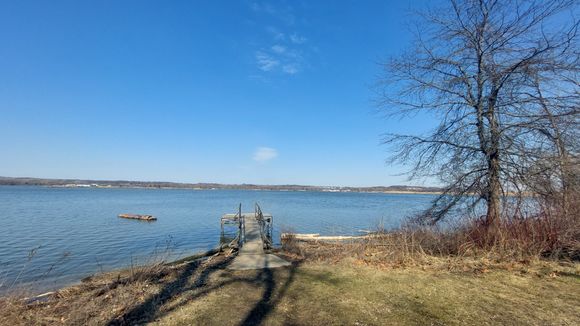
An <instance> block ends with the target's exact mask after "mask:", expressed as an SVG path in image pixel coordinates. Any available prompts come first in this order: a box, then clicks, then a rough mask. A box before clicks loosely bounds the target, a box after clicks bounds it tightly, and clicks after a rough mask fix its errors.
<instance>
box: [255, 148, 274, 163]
mask: <svg viewBox="0 0 580 326" xmlns="http://www.w3.org/2000/svg"><path fill="white" fill-rule="evenodd" d="M277 156H278V151H277V150H276V149H274V148H270V147H258V148H257V149H256V151H255V152H254V157H253V159H254V161H256V162H267V161H270V160H272V159H275V158H276V157H277Z"/></svg>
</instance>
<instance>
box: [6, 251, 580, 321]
mask: <svg viewBox="0 0 580 326" xmlns="http://www.w3.org/2000/svg"><path fill="white" fill-rule="evenodd" d="M337 246H339V245H333V246H332V248H337ZM300 250H301V253H302V254H301V255H290V254H288V255H287V256H286V257H287V258H288V259H291V260H293V261H294V264H293V265H292V266H291V267H288V268H280V269H273V270H260V271H228V270H227V269H225V267H227V265H228V263H229V262H230V261H231V259H232V257H233V256H227V255H224V254H222V255H218V256H214V257H212V258H210V259H205V260H197V261H193V262H184V263H180V264H174V265H152V266H147V267H141V268H137V269H134V270H125V271H120V272H115V273H109V274H104V275H100V276H96V277H93V278H90V279H87V280H85V281H84V282H83V283H82V284H81V285H78V286H74V287H70V288H66V289H63V290H61V291H59V292H57V293H56V294H55V295H53V296H50V297H49V298H48V299H47V300H46V301H36V302H32V303H25V302H24V301H22V300H21V299H16V298H11V299H3V300H2V301H3V302H1V303H0V324H2V325H34V324H37V325H53V324H54V325H57V324H58V325H61V324H65V325H80V324H88V325H122V324H137V323H148V322H149V323H153V324H159V325H201V324H203V325H254V324H260V323H262V324H267V325H318V324H341V325H342V324H346V325H381V324H402V325H425V324H435V325H439V324H440V325H444V324H445V325H465V324H477V325H481V324H489V325H491V324H510V325H513V324H521V325H530V324H532V325H534V324H535V325H546V324H550V325H577V324H580V317H579V316H580V267H579V265H578V264H577V263H563V262H560V263H556V262H546V261H535V262H522V263H512V264H511V265H509V266H508V265H498V264H491V263H490V264H487V263H485V262H482V261H481V260H479V261H477V262H468V261H466V260H461V259H459V258H448V259H439V258H432V260H431V262H430V263H426V262H423V263H421V264H415V265H413V264H408V265H407V266H402V265H398V266H394V265H391V266H389V265H385V264H379V263H376V262H375V261H374V260H372V259H371V258H372V257H371V255H369V256H367V257H368V258H369V259H362V258H353V257H350V258H348V257H339V256H337V255H330V254H321V253H324V252H329V250H327V249H325V248H320V247H319V246H316V248H315V246H313V245H304V246H302V247H301V248H300ZM282 254H283V253H282ZM460 266H462V267H460Z"/></svg>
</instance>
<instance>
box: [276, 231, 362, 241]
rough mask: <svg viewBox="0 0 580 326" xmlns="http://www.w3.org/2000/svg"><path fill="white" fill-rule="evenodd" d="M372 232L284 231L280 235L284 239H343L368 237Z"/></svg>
mask: <svg viewBox="0 0 580 326" xmlns="http://www.w3.org/2000/svg"><path fill="white" fill-rule="evenodd" d="M372 236H373V235H372V234H366V235H328V236H325V235H320V234H319V233H282V234H281V235H280V237H281V238H282V240H284V239H290V238H292V239H295V240H300V241H342V240H354V239H368V238H370V237H372Z"/></svg>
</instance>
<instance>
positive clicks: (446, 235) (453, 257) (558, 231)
mask: <svg viewBox="0 0 580 326" xmlns="http://www.w3.org/2000/svg"><path fill="white" fill-rule="evenodd" d="M296 246H298V247H300V248H301V249H296ZM286 247H288V248H292V250H293V251H298V250H301V251H302V253H303V255H304V256H305V257H306V258H308V259H313V260H326V261H330V262H337V261H339V260H343V259H354V260H355V261H359V262H364V263H365V264H371V265H377V266H389V267H397V266H413V265H415V266H416V265H423V266H425V265H434V264H440V265H442V266H441V267H445V268H447V269H453V270H455V269H458V270H465V269H467V270H473V271H477V270H485V269H486V268H488V267H489V266H490V265H495V266H504V267H506V268H510V269H511V268H513V264H514V263H516V264H520V263H524V264H526V263H529V262H532V261H538V260H539V259H546V258H549V259H552V260H559V261H578V260H580V227H579V223H578V214H569V213H568V214H561V213H559V212H558V211H557V210H551V211H546V210H542V211H541V213H540V214H537V215H533V216H526V217H522V216H512V217H510V218H505V219H504V220H503V221H502V222H501V223H500V224H499V226H498V227H497V229H494V230H493V233H491V231H490V228H489V227H488V226H487V225H486V224H485V222H484V219H483V218H476V219H465V220H464V221H463V222H460V223H456V224H455V225H446V226H437V225H436V226H427V225H420V224H417V223H416V222H412V221H411V220H410V221H409V222H407V223H405V224H404V225H403V226H402V227H400V228H398V229H393V230H385V229H382V228H378V231H376V232H374V233H371V234H369V235H368V236H365V237H362V238H359V239H353V240H349V241H336V242H326V243H325V242H320V241H307V242H301V243H300V244H298V243H297V241H296V239H295V238H293V239H289V244H288V245H287V246H286ZM442 262H443V264H442ZM486 266H488V267H486Z"/></svg>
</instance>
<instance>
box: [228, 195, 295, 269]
mask: <svg viewBox="0 0 580 326" xmlns="http://www.w3.org/2000/svg"><path fill="white" fill-rule="evenodd" d="M221 221H222V226H223V225H224V224H227V223H232V222H234V221H236V222H237V224H238V229H239V233H238V237H237V241H238V244H239V252H238V256H237V257H236V258H235V259H234V260H233V262H232V263H231V264H230V266H229V267H228V269H231V270H246V269H262V268H276V267H283V266H288V265H290V263H289V262H287V261H285V260H284V259H282V258H280V257H278V256H275V255H272V254H267V253H266V252H265V251H264V249H270V248H271V247H272V229H273V227H272V223H273V217H272V215H271V214H264V213H262V210H261V208H260V206H259V205H258V204H256V205H255V212H254V213H242V212H241V205H240V207H239V210H238V213H237V214H225V215H224V216H222V219H221ZM234 223H235V222H234ZM222 230H223V228H222ZM222 233H223V232H222Z"/></svg>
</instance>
